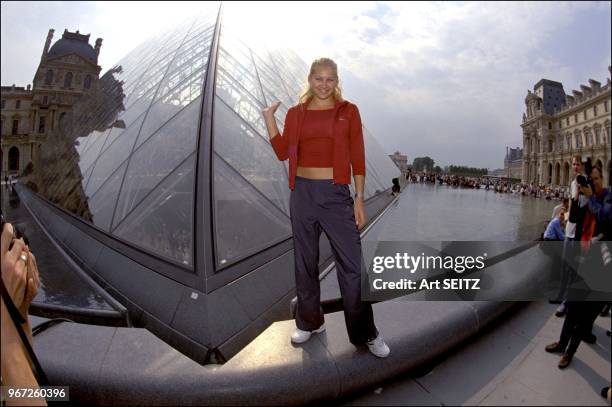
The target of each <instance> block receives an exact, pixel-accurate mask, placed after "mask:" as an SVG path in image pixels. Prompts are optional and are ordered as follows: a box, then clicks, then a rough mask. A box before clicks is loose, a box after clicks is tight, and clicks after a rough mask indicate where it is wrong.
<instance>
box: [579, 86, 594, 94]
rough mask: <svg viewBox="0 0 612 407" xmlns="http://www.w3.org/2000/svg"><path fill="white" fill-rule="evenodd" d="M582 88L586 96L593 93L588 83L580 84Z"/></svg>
mask: <svg viewBox="0 0 612 407" xmlns="http://www.w3.org/2000/svg"><path fill="white" fill-rule="evenodd" d="M580 89H582V93H584V96H589V95H590V94H591V88H589V87H588V86H586V85H580Z"/></svg>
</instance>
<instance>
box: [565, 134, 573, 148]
mask: <svg viewBox="0 0 612 407" xmlns="http://www.w3.org/2000/svg"><path fill="white" fill-rule="evenodd" d="M565 141H566V142H567V145H566V147H567V149H568V150H571V149H572V136H570V135H569V134H568V135H567V137H565Z"/></svg>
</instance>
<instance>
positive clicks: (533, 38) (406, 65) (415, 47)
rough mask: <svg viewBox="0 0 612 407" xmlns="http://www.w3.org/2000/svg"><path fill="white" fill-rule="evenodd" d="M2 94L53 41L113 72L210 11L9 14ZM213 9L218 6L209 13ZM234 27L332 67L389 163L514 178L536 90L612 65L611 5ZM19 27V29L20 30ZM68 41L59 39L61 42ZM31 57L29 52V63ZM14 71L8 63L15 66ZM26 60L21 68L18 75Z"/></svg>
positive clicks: (358, 7) (321, 9)
mask: <svg viewBox="0 0 612 407" xmlns="http://www.w3.org/2000/svg"><path fill="white" fill-rule="evenodd" d="M1 7H2V80H3V84H7V81H8V83H12V82H15V83H17V84H21V85H23V84H25V83H29V82H30V81H31V77H32V76H33V74H34V70H35V69H36V66H37V65H38V61H39V58H40V56H39V54H38V52H40V50H42V46H43V43H44V38H45V37H46V32H47V29H48V28H50V27H54V28H55V29H56V32H57V34H59V35H61V32H62V31H63V28H69V29H71V30H74V29H75V28H76V26H75V23H77V22H78V24H80V28H81V31H83V32H91V33H92V37H94V38H96V37H103V38H104V43H103V47H102V52H101V56H100V64H101V65H102V66H103V71H104V70H106V69H108V68H110V67H111V66H112V65H113V64H114V63H116V62H118V60H119V59H120V58H122V57H123V56H124V55H125V54H127V53H128V52H129V51H131V50H132V49H134V48H135V47H136V46H137V45H138V44H139V43H141V42H142V41H144V40H145V39H147V38H149V37H150V36H152V35H156V34H159V33H160V32H163V30H164V27H168V26H171V25H173V24H176V23H178V22H180V21H182V19H183V18H185V17H186V16H190V15H193V14H194V13H195V12H198V11H200V9H201V8H202V7H211V6H209V5H202V4H200V3H191V2H186V3H181V2H173V3H172V4H171V5H170V4H169V3H156V2H153V3H147V5H146V7H144V6H143V3H136V2H128V3H122V2H117V3H106V2H100V3H81V2H75V3H61V4H57V3H26V4H22V3H7V2H3V3H2V6H1ZM212 7H214V5H213V6H212ZM223 7H224V12H223V13H224V22H225V23H227V24H232V25H233V26H235V27H239V30H240V35H241V36H242V37H243V38H245V39H247V40H248V42H249V43H251V44H255V45H257V46H268V47H277V46H278V47H286V48H290V49H293V50H294V51H296V52H297V54H298V55H300V56H301V57H302V58H303V59H304V60H305V61H306V62H307V63H310V61H312V60H313V59H315V58H318V57H321V56H329V57H332V58H334V59H335V60H336V61H337V62H338V64H339V69H340V75H341V79H342V81H343V86H344V90H345V94H346V96H347V97H348V98H349V99H351V100H354V101H355V102H357V103H358V104H359V106H360V110H361V111H362V116H363V117H364V120H365V121H366V124H367V125H368V127H369V128H370V130H371V131H372V133H373V134H374V135H375V136H376V137H378V138H379V140H380V141H381V144H382V145H383V146H384V147H385V149H386V150H387V151H389V152H392V151H395V150H398V149H399V150H402V151H403V152H404V153H406V154H408V155H409V157H414V156H417V155H430V156H431V157H433V158H434V159H436V161H437V162H438V163H440V164H441V165H444V164H450V163H455V164H466V165H473V166H478V167H491V168H495V167H500V166H502V165H503V156H504V154H505V146H506V145H510V146H517V145H519V146H520V145H521V144H522V133H521V129H520V123H521V117H522V112H523V111H524V101H523V100H524V97H525V94H526V91H527V89H530V88H532V87H533V84H535V83H536V82H537V81H538V80H539V79H541V78H548V79H552V80H557V81H561V82H563V84H564V86H565V90H566V92H567V93H569V92H571V89H575V88H578V87H579V84H580V83H586V81H587V80H588V78H594V79H597V80H599V81H601V82H605V78H604V77H605V76H606V75H607V66H609V65H610V30H611V28H610V2H596V3H590V2H511V3H505V2H483V3H480V2H456V3H455V2H435V3H430V2H408V3H396V2H390V3H381V2H354V3H351V4H350V6H347V3H344V2H342V3H334V2H306V3H301V2H269V3H268V2H238V3H234V2H228V3H224V6H223ZM16 21H19V22H20V24H15V22H16ZM57 38H59V37H58V35H56V39H57ZM24 50H27V52H25V51H24ZM7 61H10V62H7ZM15 61H18V63H15Z"/></svg>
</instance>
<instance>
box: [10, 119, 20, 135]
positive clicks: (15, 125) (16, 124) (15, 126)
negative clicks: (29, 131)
mask: <svg viewBox="0 0 612 407" xmlns="http://www.w3.org/2000/svg"><path fill="white" fill-rule="evenodd" d="M18 131H19V120H13V128H12V130H11V134H12V135H15V134H17V132H18Z"/></svg>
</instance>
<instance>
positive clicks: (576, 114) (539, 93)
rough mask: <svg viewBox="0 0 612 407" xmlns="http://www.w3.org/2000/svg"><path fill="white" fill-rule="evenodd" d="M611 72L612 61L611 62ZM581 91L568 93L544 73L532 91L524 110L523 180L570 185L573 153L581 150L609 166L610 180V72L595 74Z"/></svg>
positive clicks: (606, 174)
mask: <svg viewBox="0 0 612 407" xmlns="http://www.w3.org/2000/svg"><path fill="white" fill-rule="evenodd" d="M608 71H609V72H610V67H608ZM589 85H590V86H586V85H580V89H581V90H580V91H578V90H574V91H572V95H566V94H565V92H564V91H563V85H562V84H561V83H559V82H554V81H549V80H547V79H542V80H541V81H539V82H538V83H537V84H536V85H535V86H534V92H533V93H532V92H531V91H527V97H526V98H525V105H526V112H525V113H524V114H523V123H522V124H521V127H522V129H523V152H524V155H523V165H522V177H521V178H522V181H523V182H527V183H533V184H535V185H551V186H567V185H569V183H570V181H571V176H572V169H571V166H572V157H574V156H575V155H578V154H579V155H581V156H582V160H583V161H586V160H587V158H590V159H591V162H592V163H593V165H596V164H597V165H599V166H601V167H602V169H603V176H604V183H605V185H609V183H610V168H611V164H610V159H611V154H610V140H611V139H610V117H611V109H612V106H611V105H612V100H611V98H610V95H611V93H610V89H611V87H612V86H611V84H610V78H607V80H606V84H605V85H604V86H601V83H599V82H597V81H595V80H593V79H589Z"/></svg>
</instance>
